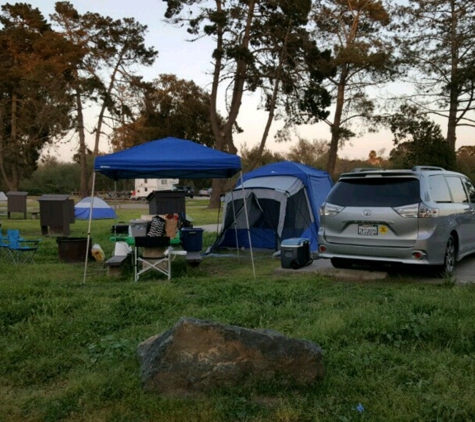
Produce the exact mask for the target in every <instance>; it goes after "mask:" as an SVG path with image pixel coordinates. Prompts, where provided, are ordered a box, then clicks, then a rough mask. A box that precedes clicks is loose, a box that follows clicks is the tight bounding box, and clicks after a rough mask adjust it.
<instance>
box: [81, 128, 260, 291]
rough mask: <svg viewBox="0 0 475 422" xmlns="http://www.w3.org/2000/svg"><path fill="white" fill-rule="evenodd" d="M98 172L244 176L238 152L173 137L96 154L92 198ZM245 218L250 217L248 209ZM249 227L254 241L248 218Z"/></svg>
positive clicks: (144, 175) (146, 175) (128, 176)
mask: <svg viewBox="0 0 475 422" xmlns="http://www.w3.org/2000/svg"><path fill="white" fill-rule="evenodd" d="M97 173H101V174H104V175H105V176H106V177H109V178H111V179H113V180H114V182H117V180H119V179H136V178H186V179H202V178H229V177H232V176H234V175H236V174H238V173H239V180H241V184H242V182H243V180H244V177H243V173H242V169H241V159H240V158H239V156H237V155H233V154H228V153H225V152H222V151H217V150H215V149H212V148H209V147H206V146H204V145H200V144H198V143H196V142H193V141H189V140H184V139H178V138H172V137H169V138H164V139H159V140H155V141H150V142H145V143H144V144H140V145H137V146H135V147H132V148H129V149H126V150H123V151H119V152H116V153H112V154H109V155H105V156H101V157H96V159H95V160H94V173H93V179H92V192H91V196H92V198H94V193H95V184H96V174H97ZM93 206H94V200H92V201H91V210H90V211H91V212H90V218H89V223H88V230H87V242H86V245H87V249H86V257H85V261H84V277H83V284H86V276H87V262H88V253H87V251H89V247H90V241H91V228H92V208H93ZM246 220H248V217H247V210H246ZM247 227H248V235H249V242H250V244H251V234H250V230H249V222H248V221H247ZM250 251H251V262H252V270H253V275H254V279H255V278H256V270H255V265H254V254H253V251H252V247H251V248H250Z"/></svg>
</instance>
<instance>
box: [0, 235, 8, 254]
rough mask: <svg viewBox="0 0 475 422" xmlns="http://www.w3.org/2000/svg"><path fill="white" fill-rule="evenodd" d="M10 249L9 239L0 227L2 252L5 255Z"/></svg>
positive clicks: (0, 247)
mask: <svg viewBox="0 0 475 422" xmlns="http://www.w3.org/2000/svg"><path fill="white" fill-rule="evenodd" d="M7 250H8V240H7V236H5V235H4V234H3V233H2V229H0V254H1V255H3V253H4V251H5V252H6V251H7Z"/></svg>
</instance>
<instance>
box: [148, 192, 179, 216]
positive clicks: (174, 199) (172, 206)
mask: <svg viewBox="0 0 475 422" xmlns="http://www.w3.org/2000/svg"><path fill="white" fill-rule="evenodd" d="M147 201H148V212H149V214H151V215H161V214H175V213H176V214H178V215H180V216H182V215H185V214H186V209H185V204H186V203H185V192H176V191H169V190H154V191H153V192H152V193H151V194H150V195H148V196H147Z"/></svg>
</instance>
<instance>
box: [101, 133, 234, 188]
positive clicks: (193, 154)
mask: <svg viewBox="0 0 475 422" xmlns="http://www.w3.org/2000/svg"><path fill="white" fill-rule="evenodd" d="M240 170H241V159H240V158H239V156H237V155H233V154H227V153H225V152H221V151H218V150H215V149H212V148H209V147H206V146H204V145H200V144H197V143H196V142H193V141H187V140H184V139H178V138H171V137H169V138H164V139H159V140H156V141H150V142H145V143H143V144H141V145H137V146H135V147H132V148H129V149H126V150H123V151H119V152H116V153H113V154H109V155H104V156H102V157H97V158H96V159H95V161H94V171H96V172H98V173H102V174H104V175H105V176H107V177H109V178H111V179H114V180H119V179H138V178H140V179H142V178H152V179H153V178H155V179H160V178H179V179H202V178H227V177H231V176H233V175H234V174H236V173H238V172H239V171H240Z"/></svg>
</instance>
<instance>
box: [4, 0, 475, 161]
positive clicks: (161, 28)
mask: <svg viewBox="0 0 475 422" xmlns="http://www.w3.org/2000/svg"><path fill="white" fill-rule="evenodd" d="M10 2H11V3H13V2H14V1H10ZM70 2H71V3H72V4H73V5H74V7H75V8H76V9H77V10H78V11H79V12H80V13H85V12H88V11H89V12H96V13H99V14H101V15H104V16H111V17H112V18H116V19H119V18H125V17H133V18H134V19H136V20H137V21H138V22H140V23H141V24H144V25H147V26H148V33H147V35H146V45H147V46H153V47H154V48H155V49H156V50H157V51H158V59H157V60H156V62H155V64H154V65H153V66H152V67H150V68H143V69H141V70H140V73H141V74H142V75H143V76H144V77H145V79H146V80H153V79H155V78H156V77H157V76H158V75H159V74H161V73H172V74H175V75H177V76H178V77H179V78H181V79H187V80H193V81H194V82H195V83H196V84H198V85H199V86H201V87H202V88H205V89H210V83H211V75H210V72H211V70H212V63H211V59H210V56H211V51H212V44H211V43H210V42H209V41H207V40H206V39H202V40H199V41H197V42H190V41H189V40H190V38H189V36H188V34H187V33H186V30H185V29H184V28H176V27H173V26H171V25H168V24H166V23H165V22H164V21H163V16H164V13H165V10H166V3H165V2H164V1H163V0H135V1H130V0H70ZM2 3H3V2H2ZM27 3H29V4H31V5H32V6H33V7H37V8H38V9H39V10H40V11H41V12H42V13H43V15H44V16H45V17H48V18H49V15H50V14H51V13H53V12H54V4H55V1H54V0H30V1H27ZM257 105H258V98H256V97H252V96H246V97H245V98H244V99H243V104H242V106H241V111H240V114H239V118H238V123H239V125H240V126H241V127H242V128H243V129H244V133H242V134H239V135H235V142H236V145H237V147H238V148H239V149H240V147H241V146H242V145H243V144H246V145H247V147H248V148H252V147H253V146H256V145H258V144H259V143H260V139H261V135H262V132H263V129H264V126H265V123H266V114H265V113H263V112H261V111H257V110H256V108H257ZM438 123H440V124H441V125H442V129H443V132H444V133H445V126H446V125H445V121H440V122H438ZM279 127H280V125H279V123H278V122H274V123H273V127H272V130H271V133H270V135H269V138H268V140H267V144H266V146H267V147H268V148H269V149H271V150H274V151H281V152H287V151H288V150H289V148H290V147H291V146H292V145H295V143H296V142H297V141H296V140H294V141H292V142H285V143H277V142H275V141H274V139H273V138H274V134H275V133H276V131H277V130H278V129H279ZM472 132H473V131H470V130H467V129H465V130H459V131H458V140H457V146H456V147H457V148H459V147H460V146H462V145H475V139H474V138H475V137H474V136H473V134H472ZM299 133H300V135H301V136H302V137H303V138H305V139H307V140H314V139H319V140H327V141H329V140H330V131H329V128H328V126H327V125H326V124H324V123H319V124H317V125H312V126H305V127H302V128H300V129H299ZM88 143H89V145H91V147H92V145H93V144H92V137H91V139H90V140H88ZM76 148H77V143H76V141H72V142H69V143H68V144H66V145H62V146H60V147H59V149H58V150H56V151H49V152H50V153H52V154H54V155H56V154H59V157H60V159H61V160H64V161H70V159H71V157H72V155H73V154H74V152H75V149H76ZM392 148H393V145H392V142H391V133H390V132H388V131H383V132H380V133H373V134H364V135H362V136H361V137H359V138H354V139H353V140H352V141H351V142H350V143H347V145H345V146H344V148H343V149H341V150H340V151H339V156H340V157H341V158H349V159H356V158H362V159H366V158H367V157H368V154H369V152H370V151H371V150H375V151H380V150H382V149H384V151H385V152H384V154H383V156H388V155H389V151H390V150H391V149H392ZM100 150H101V151H103V152H106V153H109V152H111V151H110V149H109V146H108V145H107V142H106V141H102V143H101V145H100Z"/></svg>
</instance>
